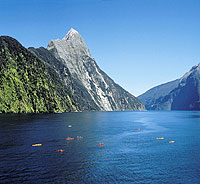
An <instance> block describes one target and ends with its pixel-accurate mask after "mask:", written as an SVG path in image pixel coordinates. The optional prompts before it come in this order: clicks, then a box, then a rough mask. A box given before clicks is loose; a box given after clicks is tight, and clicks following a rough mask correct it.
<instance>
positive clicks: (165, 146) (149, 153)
mask: <svg viewBox="0 0 200 184" xmlns="http://www.w3.org/2000/svg"><path fill="white" fill-rule="evenodd" d="M68 125H71V126H72V127H71V128H69V127H68ZM138 128H140V130H138ZM77 136H82V137H83V138H82V139H77ZM67 137H73V138H75V139H74V140H71V141H67V140H65V138H67ZM157 137H164V139H163V140H157V139H156V138H157ZM169 141H175V142H174V143H172V144H170V143H169ZM36 143H41V144H43V145H42V146H40V147H32V144H36ZM99 143H104V145H103V146H98V144H99ZM58 149H63V150H65V151H64V152H56V150H58ZM0 183H12V184H13V183H27V184H31V183H58V184H62V183H85V184H89V183H136V184H137V183H139V184H141V183H145V184H146V183H150V184H165V183H167V184H178V183H181V184H183V183H184V184H190V183H191V184H197V183H200V112H184V111H179V112H178V111H171V112H164V111H163V112H151V111H147V112H90V113H64V114H43V115H41V114H40V115H31V114H28V115H12V114H8V115H5V114H1V115H0Z"/></svg>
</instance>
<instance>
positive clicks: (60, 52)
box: [36, 29, 145, 111]
mask: <svg viewBox="0 0 200 184" xmlns="http://www.w3.org/2000/svg"><path fill="white" fill-rule="evenodd" d="M47 50H48V51H49V52H50V53H51V54H52V55H54V57H55V58H56V59H57V60H59V61H60V62H62V63H63V65H65V67H66V68H67V69H68V71H69V73H70V76H71V77H72V81H75V83H78V84H79V87H80V88H81V89H83V90H82V92H84V94H81V91H79V90H77V89H76V86H74V91H75V94H76V95H77V96H79V97H82V98H86V99H88V100H89V101H90V102H93V104H96V107H95V108H94V110H100V111H101V110H106V111H113V110H144V109H145V108H144V106H143V104H142V103H141V102H140V101H139V100H138V99H137V98H136V97H134V96H133V95H131V94H130V93H128V92H127V91H125V90H124V89H123V88H121V87H120V86H119V85H117V84H116V83H115V82H114V81H113V80H112V79H111V78H110V77H108V75H107V74H105V72H103V71H102V70H101V69H100V68H99V66H98V65H97V63H96V61H95V60H94V59H93V58H92V57H91V54H90V52H89V49H88V48H87V46H86V43H85V41H84V39H83V38H82V37H81V35H80V34H79V33H78V32H77V31H75V30H74V29H71V30H70V31H69V32H68V33H67V34H66V36H65V37H64V39H62V40H60V39H56V40H51V41H50V42H49V44H48V47H47ZM36 54H37V53H36ZM86 94H87V95H86ZM97 107H98V108H97Z"/></svg>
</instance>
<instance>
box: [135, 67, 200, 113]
mask: <svg viewBox="0 0 200 184" xmlns="http://www.w3.org/2000/svg"><path fill="white" fill-rule="evenodd" d="M175 82H176V83H177V82H178V83H177V84H176V83H175ZM173 83H174V84H173V85H172V86H173V87H172V88H171V90H170V91H169V92H168V91H167V90H166V92H167V93H166V94H165V95H163V96H160V97H159V98H157V99H155V100H154V101H151V102H152V103H149V104H148V106H146V107H147V109H149V110H200V64H198V65H196V66H194V67H192V69H191V70H190V71H189V72H187V73H186V74H185V75H184V76H183V77H182V78H180V79H179V80H176V81H174V82H173ZM164 86H165V84H164ZM144 96H145V94H143V95H141V96H140V97H139V98H140V99H141V100H143V99H142V98H144ZM144 102H145V101H144Z"/></svg>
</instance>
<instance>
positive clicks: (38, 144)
mask: <svg viewBox="0 0 200 184" xmlns="http://www.w3.org/2000/svg"><path fill="white" fill-rule="evenodd" d="M32 146H42V144H33V145H32Z"/></svg>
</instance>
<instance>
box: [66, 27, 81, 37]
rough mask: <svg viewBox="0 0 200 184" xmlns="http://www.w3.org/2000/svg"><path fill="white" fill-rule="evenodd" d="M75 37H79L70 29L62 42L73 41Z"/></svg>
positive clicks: (76, 32)
mask: <svg viewBox="0 0 200 184" xmlns="http://www.w3.org/2000/svg"><path fill="white" fill-rule="evenodd" d="M77 35H80V34H79V33H78V31H76V30H75V29H73V28H71V29H70V30H69V31H68V33H67V34H66V35H65V37H64V38H63V40H70V39H73V38H74V37H76V36H77Z"/></svg>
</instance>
